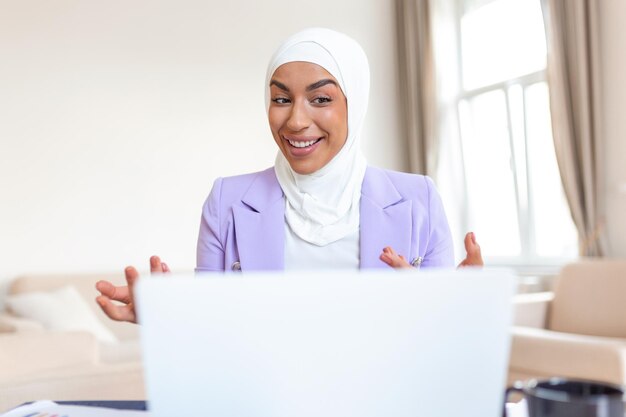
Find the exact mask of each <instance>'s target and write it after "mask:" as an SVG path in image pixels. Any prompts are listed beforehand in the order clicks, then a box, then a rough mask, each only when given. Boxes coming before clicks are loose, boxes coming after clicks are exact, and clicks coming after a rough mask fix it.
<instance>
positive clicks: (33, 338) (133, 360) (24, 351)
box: [0, 274, 145, 411]
mask: <svg viewBox="0 0 626 417" xmlns="http://www.w3.org/2000/svg"><path fill="white" fill-rule="evenodd" d="M99 279H108V280H111V281H114V282H117V283H121V282H123V278H122V276H121V274H108V275H107V274H98V275H84V274H83V275H62V276H61V275H38V276H23V277H19V278H17V279H16V280H15V281H13V283H12V285H11V286H10V289H9V297H8V298H9V299H13V300H14V301H15V300H17V301H19V302H20V303H21V305H20V306H21V307H24V306H25V307H29V305H28V303H29V302H31V303H36V304H38V306H39V307H41V304H42V303H45V302H47V301H50V300H48V299H46V298H45V297H47V294H53V293H54V292H55V291H61V293H63V294H65V296H67V295H70V296H71V295H72V294H79V296H78V295H77V296H76V297H74V298H73V299H72V298H70V299H68V298H67V297H66V298H62V299H60V300H61V302H63V303H64V308H63V309H61V310H63V311H64V314H74V313H73V311H72V308H74V306H69V305H68V304H72V303H77V308H76V311H77V313H75V314H78V315H81V316H82V317H75V318H76V319H79V320H67V317H65V318H64V317H57V318H56V319H58V320H62V321H64V322H69V321H72V322H78V323H79V324H84V323H83V322H87V324H86V325H83V327H89V326H90V325H91V326H93V323H94V322H93V321H91V322H89V321H88V320H85V318H86V316H89V317H88V318H90V319H92V318H93V319H94V320H97V321H98V326H100V329H99V330H100V332H99V333H98V332H96V334H94V333H93V332H92V330H91V329H90V328H86V329H76V330H73V329H55V328H54V323H53V322H50V317H42V318H41V320H39V321H38V320H35V319H32V318H23V317H19V316H18V315H16V314H15V313H14V312H11V311H5V312H2V313H0V411H4V410H7V409H8V408H11V407H14V406H16V405H19V404H21V403H23V402H26V401H32V400H40V399H54V400H104V399H120V400H122V399H124V400H137V399H144V398H145V394H144V385H143V372H142V366H141V352H140V347H139V339H138V331H139V328H138V326H136V325H133V324H129V323H118V322H113V321H111V320H109V319H108V318H106V316H105V315H104V314H103V313H102V312H101V311H100V309H99V307H98V306H97V304H96V303H95V301H94V299H95V297H96V296H97V292H96V290H95V288H94V284H95V282H97V281H98V280H99ZM68 286H71V287H68ZM72 287H73V289H71V288H72ZM70 289H71V291H70ZM74 289H75V290H77V291H74ZM33 294H34V296H33ZM59 294H60V293H59ZM23 295H26V297H23ZM37 297H39V298H37ZM29 298H30V299H29ZM76 298H81V300H80V302H78V300H76ZM53 301H54V300H53ZM16 305H18V304H16ZM35 307H37V306H35ZM9 308H10V306H9ZM80 308H83V309H82V310H81V309H80ZM33 309H34V310H36V308H33ZM87 309H88V310H89V311H87ZM44 313H45V312H44ZM50 314H52V312H50ZM41 321H44V322H46V323H48V324H49V325H50V324H52V327H50V326H46V325H42V324H41ZM49 322H50V323H49ZM78 327H80V326H78ZM106 332H109V333H106ZM104 333H106V334H105V336H104V337H107V338H109V339H110V338H114V339H116V340H115V341H112V340H109V339H107V340H106V341H103V340H100V339H102V337H103V336H102V334H104Z"/></svg>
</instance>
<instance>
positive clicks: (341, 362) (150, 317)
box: [137, 270, 515, 417]
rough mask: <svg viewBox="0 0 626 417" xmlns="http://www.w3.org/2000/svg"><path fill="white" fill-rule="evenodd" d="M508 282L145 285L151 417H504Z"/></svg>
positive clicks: (479, 277) (429, 278) (444, 277)
mask: <svg viewBox="0 0 626 417" xmlns="http://www.w3.org/2000/svg"><path fill="white" fill-rule="evenodd" d="M514 282H515V280H514V278H513V276H512V275H511V273H510V272H507V271H501V270H500V271H488V270H483V271H479V270H474V271H467V270H466V271H442V270H440V271H426V270H422V271H417V270H416V271H410V272H396V271H384V272H366V273H359V272H345V271H341V272H327V271H324V272H323V273H322V272H318V273H306V274H304V273H301V272H300V273H285V274H276V273H275V274H258V275H256V274H246V275H243V276H236V275H232V274H231V275H219V276H215V275H213V276H202V277H197V278H193V277H191V276H171V277H163V278H144V279H142V280H141V281H140V284H139V285H138V288H137V292H138V305H139V318H140V321H141V323H142V329H141V333H142V343H143V349H144V363H145V372H146V382H147V393H148V400H149V408H150V410H151V414H152V415H153V416H154V417H171V416H177V415H179V416H180V415H198V416H209V417H211V416H216V417H218V416H219V417H226V416H237V417H261V416H272V417H294V416H297V417H308V416H315V417H320V416H324V417H335V416H337V417H339V416H341V417H346V416H355V417H374V416H394V417H403V416H411V417H415V416H422V417H455V416H459V417H461V416H462V417H474V416H475V417H499V416H500V415H501V413H502V398H503V390H504V387H505V377H506V368H507V362H508V353H509V343H510V341H509V328H510V325H511V321H512V304H511V297H512V295H513V293H514V287H515V284H514Z"/></svg>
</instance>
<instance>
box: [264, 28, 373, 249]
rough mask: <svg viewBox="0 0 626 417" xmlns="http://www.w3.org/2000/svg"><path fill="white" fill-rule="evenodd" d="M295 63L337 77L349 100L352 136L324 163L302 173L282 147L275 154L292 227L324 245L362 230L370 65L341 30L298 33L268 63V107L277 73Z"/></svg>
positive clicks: (286, 212)
mask: <svg viewBox="0 0 626 417" xmlns="http://www.w3.org/2000/svg"><path fill="white" fill-rule="evenodd" d="M295 61H302V62H311V63H314V64H317V65H319V66H321V67H323V68H324V69H325V70H326V71H328V72H329V73H330V74H331V75H332V76H333V77H335V79H336V80H337V82H338V83H339V87H341V90H342V92H343V94H344V95H345V96H346V100H347V107H348V138H347V140H346V143H345V144H344V146H343V147H342V148H341V150H340V151H339V153H337V155H335V157H334V158H333V159H332V160H330V162H328V163H327V164H326V165H325V166H323V167H322V168H320V169H319V170H317V171H316V172H314V173H312V174H308V175H301V174H298V173H296V172H295V171H293V169H291V166H290V165H289V162H288V161H287V159H286V158H285V156H284V155H283V154H282V153H281V152H280V151H279V152H278V155H277V156H276V164H275V171H276V177H277V178H278V182H279V184H280V186H281V188H282V190H283V192H284V193H285V196H286V207H285V219H286V221H287V223H288V224H289V227H291V229H292V230H293V232H294V233H295V234H296V235H297V236H298V237H300V238H301V239H303V240H305V241H307V242H310V243H312V244H315V245H318V246H325V245H327V244H329V243H332V242H335V241H337V240H340V239H342V238H344V237H346V236H348V235H350V234H352V233H355V232H357V231H358V230H359V209H360V200H361V185H362V183H363V177H364V176H365V169H366V167H367V163H366V161H365V157H364V156H363V154H362V152H361V147H360V142H361V129H362V126H363V121H364V119H365V112H366V110H367V102H368V97H369V86H370V73H369V64H368V61H367V56H366V55H365V52H364V51H363V49H362V48H361V46H360V45H359V44H358V43H357V42H356V41H355V40H353V39H351V38H349V37H348V36H346V35H344V34H342V33H339V32H335V31H333V30H330V29H322V28H312V29H305V30H303V31H301V32H298V33H296V34H295V35H293V36H291V37H290V38H289V39H287V40H286V41H285V42H284V43H283V44H282V45H281V46H280V48H278V50H277V51H276V52H275V53H274V56H273V57H272V59H271V60H270V63H269V65H268V67H267V75H266V77H265V105H266V110H269V105H270V99H271V97H270V89H269V83H270V80H271V78H272V75H273V74H274V71H276V69H277V68H278V67H280V66H281V65H283V64H286V63H288V62H295Z"/></svg>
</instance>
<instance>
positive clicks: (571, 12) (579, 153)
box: [542, 0, 607, 256]
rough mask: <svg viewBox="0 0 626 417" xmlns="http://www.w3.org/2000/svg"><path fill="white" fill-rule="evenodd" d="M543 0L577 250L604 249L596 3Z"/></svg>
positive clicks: (557, 133)
mask: <svg viewBox="0 0 626 417" xmlns="http://www.w3.org/2000/svg"><path fill="white" fill-rule="evenodd" d="M599 1H600V0H576V1H571V0H542V8H543V13H544V19H545V22H546V25H545V26H546V38H547V43H548V63H547V72H548V83H549V86H550V111H551V113H552V130H553V137H554V147H555V151H556V157H557V161H558V165H559V170H560V174H561V179H562V182H563V188H564V190H565V195H566V197H567V200H568V203H569V207H570V211H571V214H572V218H573V220H574V224H575V225H576V228H577V229H578V235H579V250H580V255H581V256H603V255H605V254H606V250H607V244H606V234H605V227H604V224H605V223H604V218H605V208H604V205H605V192H604V175H603V168H604V164H603V151H604V146H603V145H604V143H603V136H602V132H601V127H602V126H601V119H600V114H601V113H600V111H601V109H600V105H601V101H600V79H599V77H600V72H599V56H598V54H599V47H598V36H599V33H598V29H599V28H598V3H599Z"/></svg>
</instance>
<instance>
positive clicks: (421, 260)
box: [411, 256, 424, 268]
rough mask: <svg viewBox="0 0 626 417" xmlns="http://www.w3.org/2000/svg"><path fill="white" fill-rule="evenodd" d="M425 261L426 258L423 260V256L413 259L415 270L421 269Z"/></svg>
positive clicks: (412, 264) (412, 263)
mask: <svg viewBox="0 0 626 417" xmlns="http://www.w3.org/2000/svg"><path fill="white" fill-rule="evenodd" d="M423 261H424V258H422V257H421V256H418V257H417V258H413V260H412V261H411V266H412V267H413V268H419V267H420V265H421V264H422V262H423Z"/></svg>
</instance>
